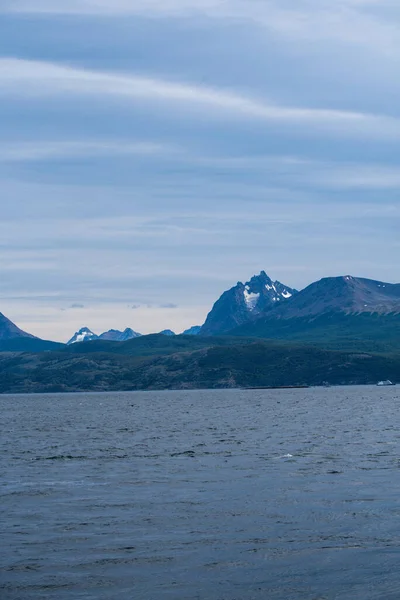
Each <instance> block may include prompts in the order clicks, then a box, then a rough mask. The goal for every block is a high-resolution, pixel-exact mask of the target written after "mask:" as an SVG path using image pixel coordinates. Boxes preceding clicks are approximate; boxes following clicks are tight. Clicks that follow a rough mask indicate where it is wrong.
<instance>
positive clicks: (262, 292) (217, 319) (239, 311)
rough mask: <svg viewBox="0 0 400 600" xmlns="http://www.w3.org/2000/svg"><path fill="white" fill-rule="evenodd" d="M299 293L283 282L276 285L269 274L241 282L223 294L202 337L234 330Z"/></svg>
mask: <svg viewBox="0 0 400 600" xmlns="http://www.w3.org/2000/svg"><path fill="white" fill-rule="evenodd" d="M296 293H297V292H296V290H294V289H292V288H290V287H288V286H286V285H284V284H283V283H281V282H280V281H275V282H273V281H272V279H271V278H270V277H269V276H268V275H267V273H266V272H265V271H261V272H260V274H259V275H253V277H252V278H251V279H250V280H249V281H247V282H246V283H242V282H241V281H239V282H238V283H237V284H236V286H235V287H233V288H231V289H230V290H228V291H226V292H224V293H223V294H222V296H221V297H220V298H219V300H217V302H216V303H215V304H214V306H213V308H212V310H211V312H210V313H209V314H208V316H207V319H206V322H205V323H204V325H203V327H202V328H201V335H217V334H220V333H224V332H226V331H230V330H231V329H234V328H235V327H237V326H238V325H243V324H244V323H247V322H249V321H251V320H253V319H256V318H257V317H260V316H261V315H263V314H265V313H267V312H268V311H269V310H271V309H272V308H273V307H274V306H276V305H278V304H280V303H281V302H285V301H286V300H288V299H289V298H291V297H292V296H293V295H294V294H296Z"/></svg>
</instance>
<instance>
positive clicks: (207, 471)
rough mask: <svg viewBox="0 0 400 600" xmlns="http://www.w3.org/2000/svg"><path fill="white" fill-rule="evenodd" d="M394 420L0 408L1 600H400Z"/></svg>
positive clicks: (205, 396) (194, 399) (273, 406)
mask: <svg viewBox="0 0 400 600" xmlns="http://www.w3.org/2000/svg"><path fill="white" fill-rule="evenodd" d="M399 403H400V388H399V387H394V388H384V389H383V388H376V387H374V388H372V387H370V388H368V387H354V388H328V389H309V390H274V391H266V390H257V391H231V390H230V391H210V392H208V391H201V392H165V393H163V392H154V393H153V392H151V393H150V392H149V393H132V394H127V393H124V394H103V395H96V394H81V395H79V394H76V395H52V396H3V397H1V398H0V408H1V415H2V418H1V420H2V428H1V441H0V446H1V448H0V450H1V454H0V474H1V492H0V493H1V497H0V510H1V530H2V531H3V532H4V533H3V535H2V545H1V549H0V588H1V591H0V597H1V600H30V599H42V598H45V599H50V598H51V599H56V600H59V599H60V600H62V599H64V598H67V599H70V600H72V599H73V600H76V599H80V598H85V599H93V600H94V599H96V600H102V599H107V600H114V599H116V600H117V599H121V600H125V599H126V600H131V599H133V598H135V599H146V600H147V599H149V600H153V599H154V600H158V599H164V598H165V599H167V598H170V599H172V600H175V599H176V600H178V599H182V600H194V599H199V600H253V599H254V600H261V599H263V600H265V599H268V600H276V599H279V600H291V599H293V600H301V599H307V600H323V599H326V600H333V599H343V600H358V599H359V600H369V599H384V600H392V599H393V600H394V599H396V600H398V599H399V598H400V573H399V569H398V564H399V560H400V549H399V548H400V528H399V525H398V524H399V516H400V502H399V500H398V497H399V489H400V469H399V467H400V446H399V443H400V411H399V408H400V404H399Z"/></svg>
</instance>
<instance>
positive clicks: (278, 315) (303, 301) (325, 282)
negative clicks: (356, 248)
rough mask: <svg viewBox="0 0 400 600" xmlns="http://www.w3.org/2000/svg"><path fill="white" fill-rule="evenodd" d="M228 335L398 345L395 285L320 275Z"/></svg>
mask: <svg viewBox="0 0 400 600" xmlns="http://www.w3.org/2000/svg"><path fill="white" fill-rule="evenodd" d="M230 334H231V335H242V336H245V337H263V338H270V339H280V340H292V341H297V342H308V343H310V342H311V343H317V344H318V345H321V346H324V347H327V348H336V349H359V350H361V349H366V350H369V351H376V352H385V351H392V350H394V349H400V284H392V283H385V282H382V281H374V280H371V279H363V278H357V277H352V276H350V275H346V276H343V277H330V278H325V279H321V280H320V281H317V282H315V283H312V284H311V285H309V286H308V287H307V288H305V289H304V290H302V291H301V292H299V293H298V294H296V295H295V296H293V298H291V299H290V300H289V301H288V302H287V303H285V304H282V305H280V306H278V307H276V308H275V309H274V310H272V311H270V312H268V313H266V314H265V315H263V316H262V317H261V318H258V319H257V320H255V321H253V322H251V323H246V324H244V325H242V326H240V327H237V328H235V329H233V330H232V331H231V332H230Z"/></svg>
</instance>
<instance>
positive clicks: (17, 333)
mask: <svg viewBox="0 0 400 600" xmlns="http://www.w3.org/2000/svg"><path fill="white" fill-rule="evenodd" d="M14 338H35V336H34V335H31V334H30V333H26V332H25V331H22V329H20V328H19V327H17V326H16V325H15V324H14V323H13V322H12V321H10V319H7V317H6V316H4V315H3V314H2V313H0V340H1V341H3V340H11V339H14Z"/></svg>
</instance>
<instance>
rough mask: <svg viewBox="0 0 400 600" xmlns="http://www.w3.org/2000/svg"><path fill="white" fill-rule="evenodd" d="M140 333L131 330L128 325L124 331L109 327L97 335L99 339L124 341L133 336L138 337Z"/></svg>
mask: <svg viewBox="0 0 400 600" xmlns="http://www.w3.org/2000/svg"><path fill="white" fill-rule="evenodd" d="M141 335H142V334H141V333H137V331H133V329H130V327H127V328H126V329H125V330H124V331H118V329H110V330H109V331H105V332H104V333H102V334H101V335H99V337H98V339H99V340H110V341H112V342H126V341H127V340H132V339H134V338H137V337H140V336H141Z"/></svg>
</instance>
